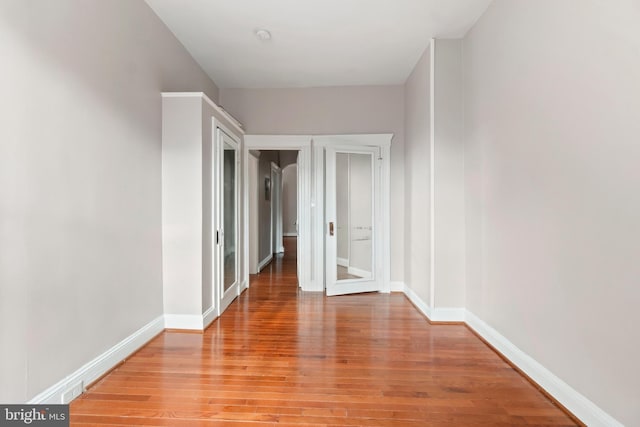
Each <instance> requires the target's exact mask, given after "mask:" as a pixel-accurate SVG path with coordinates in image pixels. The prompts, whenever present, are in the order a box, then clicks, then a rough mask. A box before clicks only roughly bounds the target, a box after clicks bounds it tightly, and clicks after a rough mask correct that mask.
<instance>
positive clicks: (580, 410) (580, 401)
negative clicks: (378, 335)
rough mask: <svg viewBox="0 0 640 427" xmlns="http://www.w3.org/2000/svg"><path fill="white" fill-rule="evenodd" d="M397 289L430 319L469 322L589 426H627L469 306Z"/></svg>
mask: <svg viewBox="0 0 640 427" xmlns="http://www.w3.org/2000/svg"><path fill="white" fill-rule="evenodd" d="M396 289H397V290H399V291H400V290H402V291H403V292H404V293H405V295H406V296H407V298H409V300H410V301H411V302H412V303H413V304H414V305H415V306H416V307H417V308H418V310H419V311H421V312H422V314H424V315H425V316H427V318H428V319H429V320H430V321H434V322H460V321H463V322H465V323H466V324H467V325H468V326H469V327H470V328H471V329H473V330H474V331H476V332H477V333H478V335H480V336H481V337H482V338H483V339H485V340H486V341H487V342H488V343H489V344H491V345H492V346H493V347H495V349H496V350H498V351H499V352H500V353H501V354H502V355H503V356H504V357H506V358H507V359H508V360H510V361H511V363H513V364H514V365H515V366H517V367H518V369H520V370H522V372H524V373H525V374H527V375H528V376H529V378H531V379H532V380H533V381H535V382H536V384H538V385H539V386H540V387H542V388H543V389H544V390H545V391H546V392H547V393H549V394H550V395H551V396H553V398H554V399H556V400H557V401H558V402H560V403H561V404H562V405H563V406H564V407H565V408H567V409H568V410H569V411H571V413H572V414H573V415H575V416H576V417H578V419H580V420H581V421H582V422H584V423H585V424H586V425H588V426H589V427H624V426H623V424H622V423H620V422H619V421H617V420H616V419H615V418H613V417H612V416H611V415H609V414H607V413H606V412H605V411H603V410H602V409H601V408H600V407H598V406H597V405H596V404H595V403H593V402H591V401H590V400H589V399H587V398H586V397H585V396H583V395H582V394H580V393H579V392H578V391H576V390H575V389H573V388H572V387H571V386H570V385H568V384H567V383H565V382H564V381H562V380H561V379H560V378H558V377H557V376H555V375H554V374H553V373H552V372H551V371H549V370H548V369H547V368H545V367H544V366H543V365H541V364H540V363H538V362H537V361H536V360H534V359H533V358H532V357H531V356H529V355H528V354H526V353H525V352H523V351H522V350H520V349H519V348H518V347H516V346H515V345H514V344H513V343H512V342H511V341H509V340H508V339H507V338H505V337H504V336H503V335H501V334H500V333H499V332H498V331H496V330H495V329H493V328H492V327H491V326H489V325H488V324H486V323H485V322H484V321H482V320H481V319H479V318H478V317H477V316H475V315H474V314H473V313H471V312H470V311H469V310H466V309H463V308H435V309H432V308H431V307H429V306H428V305H427V304H426V303H425V302H424V301H423V300H422V298H420V297H419V296H418V295H417V294H416V293H415V292H414V291H413V290H412V289H411V288H409V287H408V286H406V285H405V284H404V283H402V282H392V283H391V290H392V291H393V290H396Z"/></svg>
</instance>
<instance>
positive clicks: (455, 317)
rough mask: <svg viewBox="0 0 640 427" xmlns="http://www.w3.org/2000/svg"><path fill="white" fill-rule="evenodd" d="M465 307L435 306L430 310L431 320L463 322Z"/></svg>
mask: <svg viewBox="0 0 640 427" xmlns="http://www.w3.org/2000/svg"><path fill="white" fill-rule="evenodd" d="M465 311H466V310H465V309H464V308H459V307H436V308H434V309H432V310H431V321H432V322H464V319H465Z"/></svg>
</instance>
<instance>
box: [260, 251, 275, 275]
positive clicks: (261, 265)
mask: <svg viewBox="0 0 640 427" xmlns="http://www.w3.org/2000/svg"><path fill="white" fill-rule="evenodd" d="M272 259H273V254H269V255H267V257H266V258H265V259H263V260H262V261H260V262H259V263H258V273H260V271H262V269H263V268H264V267H265V266H266V265H267V264H269V263H270V262H271V260H272Z"/></svg>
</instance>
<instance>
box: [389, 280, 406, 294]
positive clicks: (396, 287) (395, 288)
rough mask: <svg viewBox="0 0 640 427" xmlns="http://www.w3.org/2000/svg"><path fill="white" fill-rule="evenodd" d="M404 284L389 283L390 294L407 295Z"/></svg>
mask: <svg viewBox="0 0 640 427" xmlns="http://www.w3.org/2000/svg"><path fill="white" fill-rule="evenodd" d="M405 287H406V286H405V284H404V282H389V292H402V293H405V291H404V290H405Z"/></svg>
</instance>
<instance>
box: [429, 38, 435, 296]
mask: <svg viewBox="0 0 640 427" xmlns="http://www.w3.org/2000/svg"><path fill="white" fill-rule="evenodd" d="M435 60H436V39H433V38H432V39H431V42H430V48H429V264H430V266H429V267H430V268H429V298H430V300H429V301H430V302H431V304H432V305H434V306H435V304H436V207H435V200H436V196H435V191H436V185H435V179H436V171H435V167H436V161H435V153H436V148H435V147H436V131H435V123H436V99H435V90H436V80H435V78H436V65H435Z"/></svg>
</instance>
